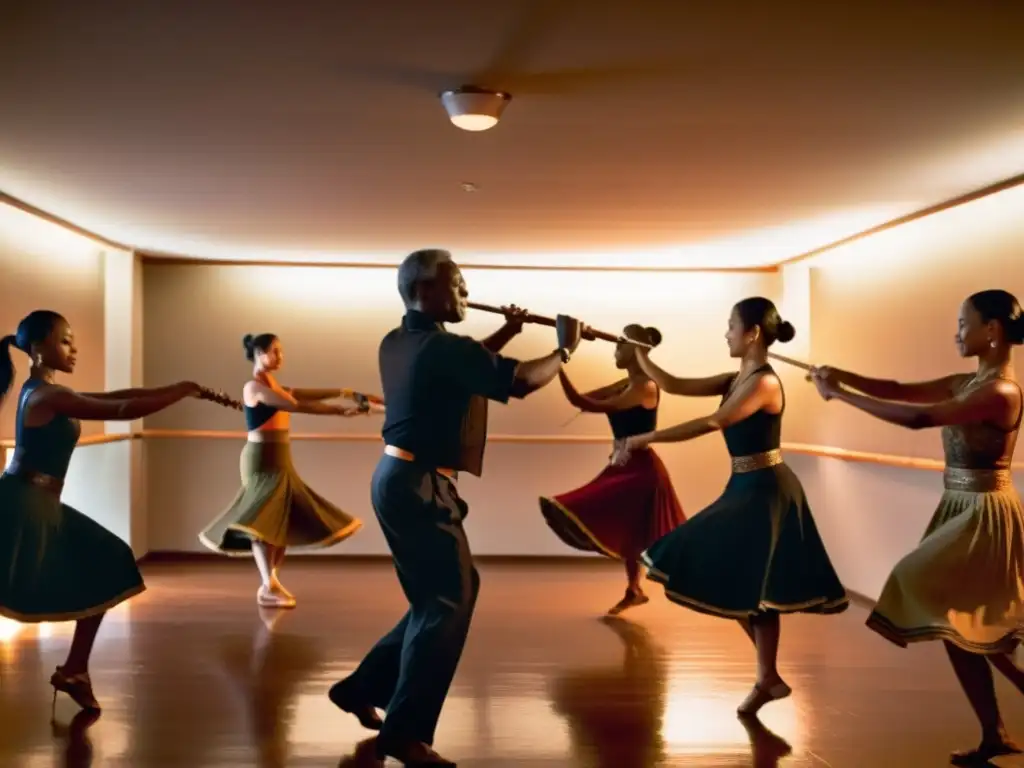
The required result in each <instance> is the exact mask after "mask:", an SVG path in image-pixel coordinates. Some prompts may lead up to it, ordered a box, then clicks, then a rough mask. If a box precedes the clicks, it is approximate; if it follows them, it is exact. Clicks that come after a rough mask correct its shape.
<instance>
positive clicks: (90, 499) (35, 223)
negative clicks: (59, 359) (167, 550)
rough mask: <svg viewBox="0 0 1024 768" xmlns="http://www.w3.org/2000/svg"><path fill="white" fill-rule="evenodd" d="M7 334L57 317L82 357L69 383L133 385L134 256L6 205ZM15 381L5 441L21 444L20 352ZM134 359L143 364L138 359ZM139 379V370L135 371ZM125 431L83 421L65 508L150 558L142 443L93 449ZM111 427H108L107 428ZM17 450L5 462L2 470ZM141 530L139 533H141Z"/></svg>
mask: <svg viewBox="0 0 1024 768" xmlns="http://www.w3.org/2000/svg"><path fill="white" fill-rule="evenodd" d="M0 274H2V276H3V279H2V280H0V333H2V334H6V333H13V332H14V330H15V328H16V326H17V323H18V321H19V320H20V319H21V318H22V317H24V316H25V315H26V314H27V313H29V312H31V311H32V310H33V309H53V310H56V311H58V312H60V313H61V314H63V315H64V316H65V317H67V318H68V320H69V321H70V322H71V325H72V327H73V328H74V331H75V340H76V343H77V345H78V349H79V357H78V366H77V369H76V371H75V374H74V376H72V377H68V378H67V380H66V383H67V384H68V385H69V386H72V387H74V388H75V389H78V390H80V391H97V390H104V389H115V388H122V387H129V386H132V383H131V366H132V365H133V354H134V353H133V349H132V346H131V345H132V344H133V343H135V344H136V345H137V344H138V343H139V342H140V340H141V339H140V338H139V335H138V333H136V332H135V329H136V327H137V324H138V322H137V321H138V320H141V317H138V318H136V315H137V314H138V309H137V305H138V301H137V299H139V298H141V294H139V295H138V296H133V294H132V292H131V291H130V290H126V288H130V286H131V285H132V283H133V281H136V282H138V280H139V274H140V271H139V269H138V268H137V265H136V261H135V257H134V255H133V254H131V253H127V252H124V251H119V250H116V249H111V248H108V247H105V246H102V245H99V244H97V243H96V242H94V241H92V240H90V239H88V238H85V237H82V236H80V235H77V234H73V233H71V232H68V231H67V230H65V229H63V228H61V227H59V226H57V225H55V224H51V223H49V222H47V221H43V220H41V219H38V218H36V217H35V216H33V215H31V214H28V213H25V212H23V211H20V210H18V209H16V208H13V207H10V206H8V205H4V204H0ZM13 355H14V362H15V366H16V368H17V377H16V379H15V382H14V387H13V388H12V394H11V396H10V397H9V399H8V400H7V402H6V403H5V407H4V408H3V411H2V412H0V439H4V440H12V439H13V438H14V418H15V412H16V410H17V403H16V397H17V392H18V389H20V387H21V385H22V383H23V382H24V380H25V377H26V376H27V375H28V370H29V361H28V358H27V357H26V356H25V355H23V354H22V353H21V352H19V351H17V350H14V352H13ZM134 357H136V358H137V357H138V355H137V354H134ZM134 365H135V368H136V369H137V371H138V373H141V365H140V363H139V362H135V363H134ZM126 426H127V425H125V424H124V423H117V424H115V423H113V422H112V423H110V424H109V425H105V424H104V423H103V422H99V421H91V422H90V421H86V422H83V423H82V435H83V438H85V439H84V441H83V443H82V444H81V445H79V446H78V448H76V450H75V454H74V457H73V458H72V460H71V466H70V468H69V470H68V476H67V478H66V482H65V491H64V500H65V502H66V503H68V504H70V505H72V506H74V507H75V508H77V509H79V510H81V511H82V512H83V513H85V514H86V515H89V516H90V517H91V518H93V519H94V520H96V521H97V522H99V523H100V524H102V525H104V526H106V527H107V528H108V529H110V530H111V531H113V532H114V533H115V534H116V535H118V536H120V537H121V538H122V539H124V540H125V541H127V542H129V543H130V544H131V545H132V547H133V549H134V550H135V552H136V554H137V555H142V554H144V553H145V551H146V545H145V538H144V528H140V526H139V521H144V520H145V514H144V511H143V510H142V509H141V506H140V505H141V501H142V499H141V498H140V486H139V483H140V482H141V480H142V479H143V477H144V475H143V472H142V466H141V463H140V461H141V459H140V457H141V452H142V450H143V448H142V445H141V442H139V441H123V442H103V443H90V438H97V437H99V436H101V435H103V434H104V432H108V431H109V432H116V431H119V430H124V429H125V428H126ZM105 427H110V429H105ZM8 458H9V452H8V453H7V455H5V456H4V463H5V465H6V461H7V459H8ZM133 526H134V528H133Z"/></svg>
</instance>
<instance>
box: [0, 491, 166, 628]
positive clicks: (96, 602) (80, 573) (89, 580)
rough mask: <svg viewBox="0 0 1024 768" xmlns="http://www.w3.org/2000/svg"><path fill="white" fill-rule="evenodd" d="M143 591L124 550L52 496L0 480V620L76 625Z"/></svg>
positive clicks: (130, 557)
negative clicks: (63, 622) (61, 622)
mask: <svg viewBox="0 0 1024 768" xmlns="http://www.w3.org/2000/svg"><path fill="white" fill-rule="evenodd" d="M145 589H146V585H145V583H144V582H143V580H142V574H141V573H140V572H139V567H138V565H137V564H136V562H135V555H134V554H133V553H132V549H131V547H129V546H128V544H126V543H125V542H124V541H122V540H121V539H119V538H118V537H117V536H115V535H114V534H113V533H111V532H110V531H108V530H107V529H106V528H104V527H103V526H102V525H100V524H99V523H97V522H95V521H94V520H92V519H90V518H88V517H86V516H85V515H83V514H82V513H81V512H79V511H78V510H76V509H72V508H71V507H69V506H68V505H67V504H62V503H61V501H60V497H59V496H58V495H57V494H55V493H53V492H52V491H50V490H47V489H45V488H41V487H39V486H37V485H34V484H32V483H30V482H28V481H27V480H25V479H23V478H20V477H16V476H12V475H8V474H4V475H2V476H0V615H3V616H6V617H7V618H10V619H14V620H15V621H21V622H41V621H71V620H75V619H84V618H87V617H89V616H94V615H96V614H99V613H103V612H104V611H107V610H110V609H111V608H113V607H114V606H115V605H117V604H118V603H121V602H124V601H125V600H127V599H128V598H130V597H133V596H135V595H137V594H139V593H140V592H142V591H144V590H145Z"/></svg>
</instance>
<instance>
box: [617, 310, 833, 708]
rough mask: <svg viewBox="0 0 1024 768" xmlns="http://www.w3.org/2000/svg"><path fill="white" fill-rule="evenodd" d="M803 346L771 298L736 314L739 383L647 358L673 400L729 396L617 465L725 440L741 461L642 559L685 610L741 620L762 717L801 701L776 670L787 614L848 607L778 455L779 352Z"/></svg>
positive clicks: (733, 345) (733, 338) (642, 356)
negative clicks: (642, 454) (780, 347)
mask: <svg viewBox="0 0 1024 768" xmlns="http://www.w3.org/2000/svg"><path fill="white" fill-rule="evenodd" d="M793 336H794V330H793V326H792V325H791V324H790V323H788V322H786V321H784V320H783V319H782V318H781V317H779V312H778V310H777V309H776V308H775V305H774V304H773V303H772V302H771V301H770V300H769V299H766V298H763V297H760V296H755V297H752V298H748V299H744V300H743V301H741V302H739V303H738V304H736V306H734V307H733V310H732V314H731V315H730V317H729V330H728V332H727V333H726V334H725V339H726V341H727V342H728V344H729V354H730V356H731V357H734V358H739V360H740V369H739V372H738V373H722V374H719V375H717V376H711V377H709V378H704V379H681V378H677V377H675V376H672V375H670V374H668V373H666V372H665V371H664V370H662V369H661V368H659V367H658V366H657V365H655V364H654V363H652V362H651V361H650V358H649V357H648V356H647V353H646V352H645V351H644V350H638V351H637V359H638V361H639V363H640V367H641V368H642V369H643V370H644V372H645V373H647V375H648V376H650V377H651V378H652V379H653V380H654V381H655V382H656V383H657V384H658V386H659V387H661V388H662V389H663V390H664V391H666V392H668V393H670V394H674V395H685V396H689V397H714V396H720V397H721V398H722V399H721V403H720V405H719V407H718V410H717V411H715V412H714V413H713V414H711V415H710V416H705V417H703V418H699V419H694V420H692V421H688V422H685V423H683V424H679V425H677V426H674V427H669V428H668V429H661V430H657V431H652V432H648V433H646V434H643V435H636V436H634V437H630V438H628V439H627V440H626V441H625V444H624V445H623V446H622V447H621V448H620V451H619V455H618V456H617V457H616V460H618V461H623V460H626V459H628V457H629V455H630V454H631V453H632V452H633V451H636V450H637V449H638V448H641V447H644V446H647V445H650V444H651V443H675V442H681V441H684V440H692V439H693V438H695V437H700V436H701V435H706V434H709V433H710V432H716V431H721V432H722V436H723V437H724V438H725V444H726V447H727V448H728V449H729V455H730V456H731V457H732V476H731V477H730V478H729V482H728V484H727V485H726V487H725V490H724V491H723V493H722V495H721V496H720V497H719V498H718V499H717V500H716V501H715V502H713V503H712V504H711V506H709V507H707V508H706V509H704V510H702V511H701V512H700V513H698V514H696V515H694V516H693V517H692V518H690V520H689V521H687V522H686V523H684V524H683V525H681V526H679V527H678V528H676V529H675V530H674V531H672V532H671V533H669V534H668V535H667V536H665V537H664V538H662V539H660V540H659V541H657V542H655V543H654V544H652V545H651V546H650V547H649V548H648V549H647V551H646V552H644V553H643V555H642V559H643V563H644V565H646V566H647V568H648V573H647V577H648V578H649V579H652V580H654V581H657V582H660V583H662V584H663V585H664V586H665V594H666V596H667V597H668V598H669V600H672V601H673V602H675V603H678V604H680V605H683V606H686V607H687V608H692V609H694V610H696V611H700V612H702V613H707V614H711V615H712V616H720V617H722V618H729V619H736V620H737V621H739V623H740V625H741V626H742V627H743V630H744V631H745V632H746V633H747V636H748V637H750V639H751V640H752V641H753V643H754V646H755V648H756V651H757V681H756V683H755V685H754V687H753V689H752V690H751V692H750V694H749V695H748V696H747V698H746V699H745V700H744V701H743V703H742V704H741V705H740V707H739V710H738V711H739V714H740V715H753V714H755V713H756V712H757V711H758V710H759V709H760V708H761V707H763V706H764V705H765V704H767V703H768V702H770V701H775V700H777V699H783V698H785V697H787V696H789V695H790V693H792V690H791V689H790V687H789V685H788V684H787V683H786V682H785V681H784V680H783V679H782V676H781V675H780V674H779V671H778V666H777V656H778V649H779V633H780V628H781V623H780V621H779V616H780V614H782V613H794V612H802V613H839V612H841V611H844V610H846V608H847V607H849V598H848V597H847V595H846V590H845V589H844V588H843V585H842V583H840V581H839V577H838V576H837V575H836V572H835V568H833V567H832V562H831V560H830V559H829V556H828V553H827V552H826V551H825V545H824V544H823V543H822V541H821V537H820V536H819V534H818V529H817V526H816V525H815V523H814V518H813V516H812V515H811V509H810V507H809V505H808V503H807V499H806V497H805V496H804V490H803V487H802V486H801V484H800V480H799V478H797V476H796V474H794V472H793V470H792V469H790V468H789V467H788V466H787V465H786V464H785V463H784V462H783V459H782V454H781V452H780V450H779V446H780V439H781V431H782V414H783V412H784V410H785V405H786V400H785V395H784V393H783V391H782V383H781V382H780V381H779V378H778V376H776V374H775V371H773V370H772V367H771V366H770V365H768V362H767V353H768V348H769V347H770V346H771V345H772V344H774V343H775V342H776V341H779V342H783V343H785V342H787V341H790V340H791V339H792V338H793Z"/></svg>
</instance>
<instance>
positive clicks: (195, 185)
mask: <svg viewBox="0 0 1024 768" xmlns="http://www.w3.org/2000/svg"><path fill="white" fill-rule="evenodd" d="M1022 41H1024V3H1013V2H998V1H997V0H975V1H974V2H971V1H970V0H964V1H963V2H943V1H941V0H937V1H936V2H922V1H921V0H889V2H877V1H875V0H865V1H864V2H858V3H839V2H836V3H832V2H827V3H825V2H822V3H812V2H806V0H802V1H801V2H755V1H754V0H751V1H750V2H724V1H719V2H714V3H710V2H706V3H705V2H702V3H698V2H686V1H685V0H664V1H657V0H621V1H620V2H599V1H598V0H578V1H573V0H565V1H564V2H559V0H548V2H543V3H529V2H512V1H511V0H503V1H502V2H492V3H487V2H471V1H470V0H465V1H462V0H433V1H432V2H424V1H423V0H391V1H390V2H380V3H377V4H373V3H367V2H347V1H346V2H343V1H340V0H330V1H327V0H324V1H319V0H302V2H292V3H288V2H281V1H280V0H275V1H273V2H264V1H262V0H237V1H232V0H216V1H213V0H178V1H177V2H174V3H167V2H159V1H158V0H104V2H102V3H99V2H96V3H93V2H81V1H80V0H65V1H64V2H46V1H45V0H5V2H4V3H2V4H0V189H2V190H4V191H6V192H8V193H10V194H12V195H15V196H17V197H20V198H22V199H24V200H26V201H28V202H29V203H32V204H34V205H38V206H39V207H41V208H44V209H46V210H50V211H52V212H53V213H55V214H58V215H60V216H63V217H65V218H67V219H70V220H72V221H75V222H76V223H79V224H81V225H83V226H86V227H89V228H91V229H94V230H96V231H98V232H100V233H101V234H103V235H106V236H108V237H111V238H114V239H119V240H124V241H127V242H129V243H132V244H135V245H140V246H143V247H146V248H150V249H155V250H166V251H171V252H178V253H183V252H185V253H188V254H189V255H198V256H204V255H205V256H212V257H218V258H225V257H239V256H243V257H244V256H247V257H249V258H260V257H261V256H263V257H265V256H267V255H268V254H269V253H270V252H272V251H288V252H291V253H293V254H298V255H301V254H306V255H307V256H310V255H311V254H313V252H320V255H315V256H310V257H311V258H327V257H324V256H323V255H322V254H323V253H333V254H336V255H338V256H339V257H347V258H353V257H355V258H359V257H362V258H363V260H372V259H373V258H376V257H375V256H374V254H385V256H386V258H387V259H388V260H389V261H393V260H394V259H395V256H396V254H397V253H401V252H403V251H407V250H409V249H411V248H415V247H420V246H423V245H442V246H447V247H451V248H453V249H456V250H457V251H459V252H460V253H463V254H467V253H468V254H470V255H474V256H475V255H480V254H505V255H506V256H505V258H513V257H511V256H508V254H526V255H525V256H523V258H531V257H530V256H529V254H533V258H539V257H538V256H537V254H538V253H550V252H555V251H558V252H566V253H569V255H566V254H565V253H563V256H561V257H559V258H561V259H563V260H568V261H573V260H575V261H577V262H580V263H584V262H585V263H599V262H600V260H601V259H603V258H608V259H610V258H612V257H611V256H603V255H601V254H602V253H603V254H607V253H608V252H615V251H618V252H623V253H632V254H634V256H635V258H637V259H640V260H643V259H644V258H647V257H646V256H644V255H643V254H642V253H641V251H643V250H645V249H661V248H666V247H668V246H681V248H679V249H677V250H673V251H671V252H670V253H673V254H675V256H673V257H672V258H676V259H677V260H686V259H691V258H698V257H695V256H694V253H697V254H698V256H699V254H701V253H703V254H704V257H703V260H704V261H708V260H712V261H714V260H717V259H723V260H727V259H728V258H729V256H728V253H727V252H730V251H731V249H729V248H727V249H724V250H722V251H721V252H718V251H715V250H713V249H711V250H703V251H702V250H700V249H699V248H697V249H696V250H695V247H696V246H701V244H705V243H709V242H715V241H721V240H723V239H735V238H737V237H746V238H747V239H748V240H749V239H750V238H751V233H752V232H753V233H756V232H758V231H760V230H762V229H764V228H767V227H782V226H784V225H789V224H792V223H794V222H806V221H810V220H814V221H819V222H820V221H821V220H822V218H823V217H824V219H825V221H826V224H827V225H826V224H822V225H821V226H819V227H818V229H816V230H814V231H813V232H812V233H810V234H808V232H804V233H803V235H801V236H797V235H795V234H794V235H793V236H792V237H789V238H787V236H786V231H785V230H780V232H779V234H777V236H776V237H775V238H774V240H773V241H772V242H773V245H772V247H773V248H774V249H775V250H778V251H780V254H779V255H780V256H784V255H788V254H792V253H794V252H797V251H799V250H802V249H806V248H809V247H813V246H816V245H822V244H824V242H826V241H828V240H829V239H834V237H838V236H841V235H845V234H849V233H850V231H852V230H855V229H861V228H864V227H866V226H869V225H870V224H875V223H879V222H880V220H881V219H882V218H884V217H886V216H889V215H895V214H899V213H906V212H909V211H910V210H913V209H915V208H920V207H923V206H926V205H929V204H932V203H936V202H938V201H940V200H942V199H944V198H948V197H952V196H955V195H958V194H961V193H964V192H967V191H969V190H971V189H972V188H975V187H980V186H983V185H985V184H988V183H991V182H993V181H996V180H998V179H1000V178H1003V177H1007V176H1012V175H1014V174H1016V173H1019V172H1020V171H1021V170H1024V134H1022V127H1024V43H1022ZM553 73H561V74H553ZM463 82H476V83H478V84H480V85H491V86H495V87H501V88H505V89H507V90H509V91H511V93H512V94H513V100H512V103H511V104H510V106H509V107H508V109H507V110H506V112H505V115H504V117H503V119H502V121H501V123H500V124H499V125H498V126H497V127H496V128H494V129H493V130H491V131H488V132H484V133H479V134H471V133H466V132H463V131H460V130H458V129H456V128H454V127H453V126H452V125H451V124H450V123H449V122H448V120H447V117H446V115H445V113H444V111H443V109H442V107H441V105H440V103H439V101H438V99H437V96H436V94H437V92H438V91H439V90H441V89H443V88H446V87H453V86H458V85H460V84H462V83H463ZM464 181H470V182H473V183H475V184H476V185H478V187H479V189H478V191H476V192H473V193H467V192H465V191H463V190H462V188H461V186H460V183H461V182H464ZM829 222H830V223H829ZM844 227H845V228H846V230H848V231H840V230H843V229H844ZM801 237H802V238H803V240H801ZM808 238H810V239H808ZM762 240H763V238H762ZM581 252H592V253H590V255H587V254H586V253H581ZM464 258H465V257H464ZM543 258H547V257H543ZM751 258H753V257H751ZM699 260H700V258H698V261H699ZM755 260H756V259H755Z"/></svg>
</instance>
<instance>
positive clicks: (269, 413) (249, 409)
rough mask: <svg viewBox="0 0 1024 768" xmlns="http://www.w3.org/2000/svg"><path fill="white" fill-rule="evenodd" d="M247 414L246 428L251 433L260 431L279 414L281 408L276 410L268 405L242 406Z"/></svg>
mask: <svg viewBox="0 0 1024 768" xmlns="http://www.w3.org/2000/svg"><path fill="white" fill-rule="evenodd" d="M242 408H243V411H244V413H245V427H246V429H248V430H249V431H250V432H252V431H253V430H254V429H259V428H260V427H262V426H263V425H264V424H266V423H267V422H268V421H270V419H271V418H273V416H274V414H275V413H277V412H278V411H279V410H281V409H280V408H275V407H274V406H272V405H267V404H266V403H256V405H244V404H243V406H242Z"/></svg>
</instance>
